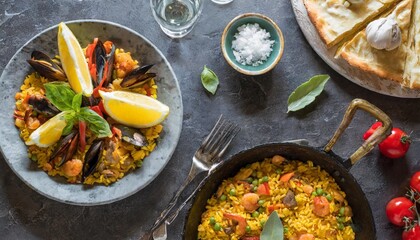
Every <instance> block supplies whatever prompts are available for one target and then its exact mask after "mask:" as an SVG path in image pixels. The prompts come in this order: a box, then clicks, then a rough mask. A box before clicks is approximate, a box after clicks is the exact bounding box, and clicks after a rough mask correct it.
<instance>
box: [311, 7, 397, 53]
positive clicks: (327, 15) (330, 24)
mask: <svg viewBox="0 0 420 240" xmlns="http://www.w3.org/2000/svg"><path fill="white" fill-rule="evenodd" d="M398 1H399V0H365V1H364V2H363V3H360V4H351V5H350V6H348V7H346V6H345V4H344V2H345V0H304V4H305V7H306V10H307V12H308V15H309V18H310V19H311V21H312V23H313V24H314V25H315V28H316V29H317V31H318V33H319V35H320V36H321V39H322V40H323V41H324V42H325V44H326V45H327V47H328V48H330V47H332V46H334V45H335V44H337V43H338V42H340V41H341V40H343V39H344V38H346V37H347V36H349V35H353V34H354V33H356V32H357V31H360V30H361V29H363V28H364V27H365V25H367V23H368V22H370V21H371V20H372V19H374V18H375V17H376V16H378V15H379V14H381V13H382V12H384V11H386V10H387V9H388V8H390V6H391V5H393V4H394V3H396V2H398Z"/></svg>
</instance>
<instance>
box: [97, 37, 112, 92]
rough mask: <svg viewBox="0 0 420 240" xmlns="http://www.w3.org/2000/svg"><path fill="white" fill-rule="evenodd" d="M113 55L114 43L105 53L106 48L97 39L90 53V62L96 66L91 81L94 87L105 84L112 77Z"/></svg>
mask: <svg viewBox="0 0 420 240" xmlns="http://www.w3.org/2000/svg"><path fill="white" fill-rule="evenodd" d="M114 55H115V45H114V44H112V47H111V51H110V53H109V54H106V49H105V47H104V45H103V43H102V42H101V40H98V41H97V43H96V45H95V49H94V50H93V53H92V62H94V63H95V66H96V75H95V76H93V79H92V82H93V85H94V86H95V87H97V86H98V85H100V84H101V82H102V84H101V86H107V85H108V83H109V82H110V81H111V78H112V71H113V66H114Z"/></svg>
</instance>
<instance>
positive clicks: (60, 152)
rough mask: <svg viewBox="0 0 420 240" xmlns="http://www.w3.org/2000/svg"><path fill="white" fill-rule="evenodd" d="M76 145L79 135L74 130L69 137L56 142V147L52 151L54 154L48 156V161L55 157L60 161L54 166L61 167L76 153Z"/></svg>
mask: <svg viewBox="0 0 420 240" xmlns="http://www.w3.org/2000/svg"><path fill="white" fill-rule="evenodd" d="M78 144H79V134H78V132H77V131H76V130H73V131H72V132H70V134H69V135H67V136H65V137H63V138H62V139H61V140H60V142H58V144H57V147H56V148H55V149H54V152H53V153H52V154H51V156H50V161H52V160H53V159H55V158H56V157H59V158H60V159H59V160H58V162H56V163H55V164H56V166H58V167H60V166H62V165H63V164H64V163H65V162H67V161H68V160H70V159H71V158H72V157H73V155H74V154H75V153H76V151H77V147H78Z"/></svg>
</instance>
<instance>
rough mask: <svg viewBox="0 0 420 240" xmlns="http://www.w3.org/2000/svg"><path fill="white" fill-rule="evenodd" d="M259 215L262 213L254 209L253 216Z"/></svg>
mask: <svg viewBox="0 0 420 240" xmlns="http://www.w3.org/2000/svg"><path fill="white" fill-rule="evenodd" d="M258 216H260V213H259V212H257V211H254V212H253V213H252V217H253V218H257V217H258Z"/></svg>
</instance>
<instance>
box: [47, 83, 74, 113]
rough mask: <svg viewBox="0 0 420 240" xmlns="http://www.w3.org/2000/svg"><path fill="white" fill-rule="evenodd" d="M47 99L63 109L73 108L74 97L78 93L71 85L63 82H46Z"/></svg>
mask: <svg viewBox="0 0 420 240" xmlns="http://www.w3.org/2000/svg"><path fill="white" fill-rule="evenodd" d="M44 87H45V91H46V96H47V99H48V100H50V102H51V103H52V104H53V105H54V106H56V107H57V108H58V109H59V110H61V111H67V110H72V109H73V107H72V102H73V97H74V95H76V94H75V93H74V92H73V90H72V89H71V88H70V85H68V84H67V83H63V82H51V83H46V84H44Z"/></svg>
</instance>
